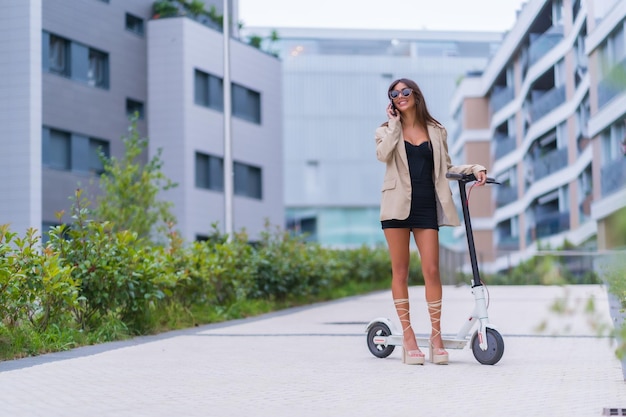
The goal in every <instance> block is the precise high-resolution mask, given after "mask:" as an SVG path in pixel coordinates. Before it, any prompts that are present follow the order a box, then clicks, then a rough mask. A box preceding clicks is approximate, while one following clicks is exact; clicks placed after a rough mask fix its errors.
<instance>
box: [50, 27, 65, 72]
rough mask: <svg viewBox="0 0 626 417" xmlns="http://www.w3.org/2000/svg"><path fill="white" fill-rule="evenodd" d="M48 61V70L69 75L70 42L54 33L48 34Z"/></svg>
mask: <svg viewBox="0 0 626 417" xmlns="http://www.w3.org/2000/svg"><path fill="white" fill-rule="evenodd" d="M49 39H50V45H49V49H48V61H49V64H48V65H49V66H48V68H49V69H50V72H54V73H56V74H59V75H64V76H66V77H69V76H70V42H69V41H68V40H67V39H63V38H61V37H59V36H56V35H50V38H49Z"/></svg>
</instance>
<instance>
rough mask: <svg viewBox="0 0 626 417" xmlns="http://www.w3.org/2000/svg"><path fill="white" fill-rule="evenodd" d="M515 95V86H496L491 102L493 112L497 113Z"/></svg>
mask: <svg viewBox="0 0 626 417" xmlns="http://www.w3.org/2000/svg"><path fill="white" fill-rule="evenodd" d="M513 97H515V91H514V89H513V87H501V86H496V87H494V91H493V93H492V94H491V100H490V101H489V104H490V105H491V112H492V113H495V112H497V111H498V110H500V109H501V108H503V107H504V106H506V105H507V104H509V103H510V102H511V100H513Z"/></svg>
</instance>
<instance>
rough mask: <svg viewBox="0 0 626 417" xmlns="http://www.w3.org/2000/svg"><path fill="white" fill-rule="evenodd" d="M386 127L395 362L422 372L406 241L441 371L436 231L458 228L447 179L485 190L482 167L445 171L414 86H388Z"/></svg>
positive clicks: (383, 209) (435, 128)
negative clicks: (416, 264)
mask: <svg viewBox="0 0 626 417" xmlns="http://www.w3.org/2000/svg"><path fill="white" fill-rule="evenodd" d="M387 94H388V97H389V99H390V100H391V103H390V104H389V106H388V107H387V117H388V119H389V120H388V121H387V122H386V123H384V124H383V125H382V126H380V127H379V128H378V129H376V157H377V158H378V160H379V161H381V162H385V163H386V164H387V169H386V172H385V178H384V182H383V187H382V200H381V204H380V220H381V225H382V228H383V232H384V234H385V238H386V240H387V245H388V247H389V255H390V257H391V274H392V281H391V293H392V295H393V299H394V304H395V307H396V312H397V313H398V318H399V319H400V324H401V325H402V332H403V352H402V360H403V362H404V363H406V364H411V365H418V364H419V365H422V364H423V363H424V354H423V353H422V351H421V350H420V349H419V347H418V346H417V341H416V339H415V333H414V332H413V329H412V328H411V319H410V309H409V290H408V281H409V276H408V274H409V257H410V252H409V245H410V234H411V231H412V232H413V238H414V239H415V244H416V245H417V249H418V251H419V254H420V258H421V262H422V273H423V275H424V283H425V290H426V302H427V305H428V313H429V315H430V322H431V326H432V330H431V334H430V342H429V359H430V361H431V362H433V363H437V364H447V363H448V352H446V350H445V349H444V344H443V340H442V338H441V328H440V318H441V298H442V287H441V279H440V276H439V226H458V225H459V224H460V222H459V217H458V214H457V211H456V208H455V206H454V202H453V200H452V192H451V191H450V186H449V184H448V180H447V179H446V172H454V173H467V174H469V173H473V174H474V175H475V176H476V178H477V182H478V185H484V184H485V181H486V179H487V170H486V168H485V167H483V166H481V165H459V166H452V164H451V162H450V156H449V155H448V144H447V142H446V139H447V133H446V130H445V128H444V127H443V126H441V124H439V122H437V120H435V119H434V118H433V117H432V116H431V115H430V113H429V112H428V108H427V107H426V102H425V101H424V96H423V95H422V92H421V91H420V89H419V87H418V85H417V84H416V83H415V82H414V81H412V80H409V79H406V78H401V79H399V80H396V81H394V82H392V83H391V85H390V86H389V91H388V93H387Z"/></svg>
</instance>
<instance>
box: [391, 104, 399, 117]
mask: <svg viewBox="0 0 626 417" xmlns="http://www.w3.org/2000/svg"><path fill="white" fill-rule="evenodd" d="M391 114H393V115H394V116H397V115H398V109H396V106H395V104H393V100H391Z"/></svg>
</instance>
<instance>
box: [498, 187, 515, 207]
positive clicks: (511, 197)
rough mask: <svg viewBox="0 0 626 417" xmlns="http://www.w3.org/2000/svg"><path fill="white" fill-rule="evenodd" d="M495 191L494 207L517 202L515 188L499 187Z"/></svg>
mask: <svg viewBox="0 0 626 417" xmlns="http://www.w3.org/2000/svg"><path fill="white" fill-rule="evenodd" d="M495 190H496V206H497V207H502V206H506V205H507V204H509V203H512V202H514V201H516V200H517V187H511V186H509V185H499V186H497V187H496V188H495Z"/></svg>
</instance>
